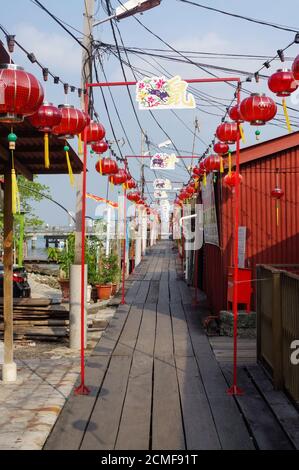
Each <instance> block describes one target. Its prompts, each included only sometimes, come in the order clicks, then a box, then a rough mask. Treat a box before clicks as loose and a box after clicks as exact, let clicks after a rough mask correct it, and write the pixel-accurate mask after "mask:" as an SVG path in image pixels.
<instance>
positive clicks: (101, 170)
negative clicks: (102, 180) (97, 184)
mask: <svg viewBox="0 0 299 470" xmlns="http://www.w3.org/2000/svg"><path fill="white" fill-rule="evenodd" d="M100 174H101V175H102V174H103V168H102V159H100Z"/></svg>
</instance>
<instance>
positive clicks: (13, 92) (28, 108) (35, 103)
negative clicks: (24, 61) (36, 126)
mask: <svg viewBox="0 0 299 470" xmlns="http://www.w3.org/2000/svg"><path fill="white" fill-rule="evenodd" d="M0 98H1V99H0V122H7V123H14V122H22V121H23V120H24V117H25V116H31V115H32V114H34V113H35V112H36V111H37V110H38V109H39V107H40V106H41V105H42V103H43V99H44V91H43V88H42V86H41V84H40V82H39V81H38V80H37V78H35V77H34V75H32V74H31V73H28V72H25V70H24V69H23V67H19V66H18V65H15V64H1V65H0Z"/></svg>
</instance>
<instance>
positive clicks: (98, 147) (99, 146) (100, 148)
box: [91, 140, 109, 155]
mask: <svg viewBox="0 0 299 470" xmlns="http://www.w3.org/2000/svg"><path fill="white" fill-rule="evenodd" d="M91 149H92V150H93V151H94V153H97V154H98V155H99V154H102V153H105V152H107V150H108V149H109V145H108V144H107V142H106V141H105V140H100V141H99V142H96V143H95V144H92V146H91Z"/></svg>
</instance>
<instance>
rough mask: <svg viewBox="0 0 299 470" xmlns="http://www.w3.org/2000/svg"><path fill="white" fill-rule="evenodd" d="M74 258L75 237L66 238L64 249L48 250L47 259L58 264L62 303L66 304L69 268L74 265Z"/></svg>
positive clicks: (68, 296) (68, 287)
mask: <svg viewBox="0 0 299 470" xmlns="http://www.w3.org/2000/svg"><path fill="white" fill-rule="evenodd" d="M74 258H75V235H74V234H71V235H69V236H68V238H67V241H66V244H65V247H64V248H63V249H62V250H61V249H58V248H55V249H53V248H52V249H49V251H48V259H49V260H51V261H56V262H57V263H58V264H59V278H58V282H59V284H60V288H61V292H62V301H64V302H68V301H69V298H70V267H71V265H72V264H73V263H74Z"/></svg>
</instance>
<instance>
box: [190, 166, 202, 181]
mask: <svg viewBox="0 0 299 470" xmlns="http://www.w3.org/2000/svg"><path fill="white" fill-rule="evenodd" d="M203 175H204V170H202V169H201V168H200V167H198V166H195V167H194V168H193V178H200V177H201V176H203Z"/></svg>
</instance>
